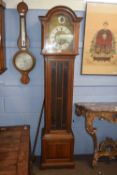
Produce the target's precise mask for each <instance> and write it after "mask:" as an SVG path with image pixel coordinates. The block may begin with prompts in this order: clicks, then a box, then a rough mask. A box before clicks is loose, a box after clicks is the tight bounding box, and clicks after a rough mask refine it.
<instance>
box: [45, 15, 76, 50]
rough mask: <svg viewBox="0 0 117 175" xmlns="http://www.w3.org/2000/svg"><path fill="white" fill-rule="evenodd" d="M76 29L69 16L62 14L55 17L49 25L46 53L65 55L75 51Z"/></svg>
mask: <svg viewBox="0 0 117 175" xmlns="http://www.w3.org/2000/svg"><path fill="white" fill-rule="evenodd" d="M73 40H74V27H73V23H72V20H71V18H70V17H69V16H67V15H64V14H62V13H60V14H56V15H54V16H53V17H52V18H51V20H50V22H49V23H48V35H47V38H46V39H45V46H44V51H45V52H48V53H65V52H72V51H73V47H74V45H73V43H74V41H73Z"/></svg>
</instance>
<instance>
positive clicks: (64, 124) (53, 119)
mask: <svg viewBox="0 0 117 175" xmlns="http://www.w3.org/2000/svg"><path fill="white" fill-rule="evenodd" d="M40 20H41V24H42V55H43V56H44V68H45V127H44V130H43V134H42V162H41V167H42V168H48V167H73V166H74V162H73V150H74V136H73V133H72V130H71V120H72V96H73V76H74V59H75V56H76V55H77V54H78V41H79V27H80V21H81V18H77V16H76V15H75V13H74V12H73V11H72V10H71V9H69V8H68V7H65V6H57V7H54V8H52V9H51V10H49V12H48V13H47V15H46V16H41V17H40Z"/></svg>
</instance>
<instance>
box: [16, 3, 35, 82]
mask: <svg viewBox="0 0 117 175" xmlns="http://www.w3.org/2000/svg"><path fill="white" fill-rule="evenodd" d="M17 11H18V13H19V16H20V35H19V38H18V48H19V49H20V50H19V51H18V52H17V53H16V54H15V55H14V58H13V63H14V65H15V68H16V69H17V70H18V71H19V72H20V73H21V74H22V77H21V82H22V83H23V84H28V83H29V81H30V78H29V75H28V74H29V72H30V71H31V70H32V69H33V68H34V66H35V58H34V56H33V55H32V53H31V52H30V51H29V50H28V48H29V45H30V43H29V38H28V36H27V32H26V13H27V11H28V6H27V4H26V3H24V2H20V3H19V4H18V5H17Z"/></svg>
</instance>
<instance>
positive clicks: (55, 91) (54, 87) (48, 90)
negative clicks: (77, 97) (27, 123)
mask: <svg viewBox="0 0 117 175" xmlns="http://www.w3.org/2000/svg"><path fill="white" fill-rule="evenodd" d="M45 67H46V68H45V97H47V98H45V109H46V110H47V111H48V112H46V114H45V115H46V116H45V119H46V125H45V129H46V132H55V130H58V131H59V130H66V131H68V132H69V131H71V116H72V96H73V94H72V93H73V74H72V70H73V67H74V59H73V58H70V59H69V56H68V58H67V59H66V57H64V56H61V57H60V56H58V58H55V57H54V56H51V57H49V58H48V57H46V58H45Z"/></svg>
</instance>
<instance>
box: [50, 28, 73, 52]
mask: <svg viewBox="0 0 117 175" xmlns="http://www.w3.org/2000/svg"><path fill="white" fill-rule="evenodd" d="M72 40H73V33H72V32H71V31H70V29H69V28H68V27H66V26H63V25H60V26H56V27H55V28H54V29H53V30H52V31H51V33H50V42H51V44H52V45H53V47H54V49H55V50H56V51H57V52H61V51H63V50H66V49H67V48H68V47H69V46H70V44H71V43H72Z"/></svg>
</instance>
